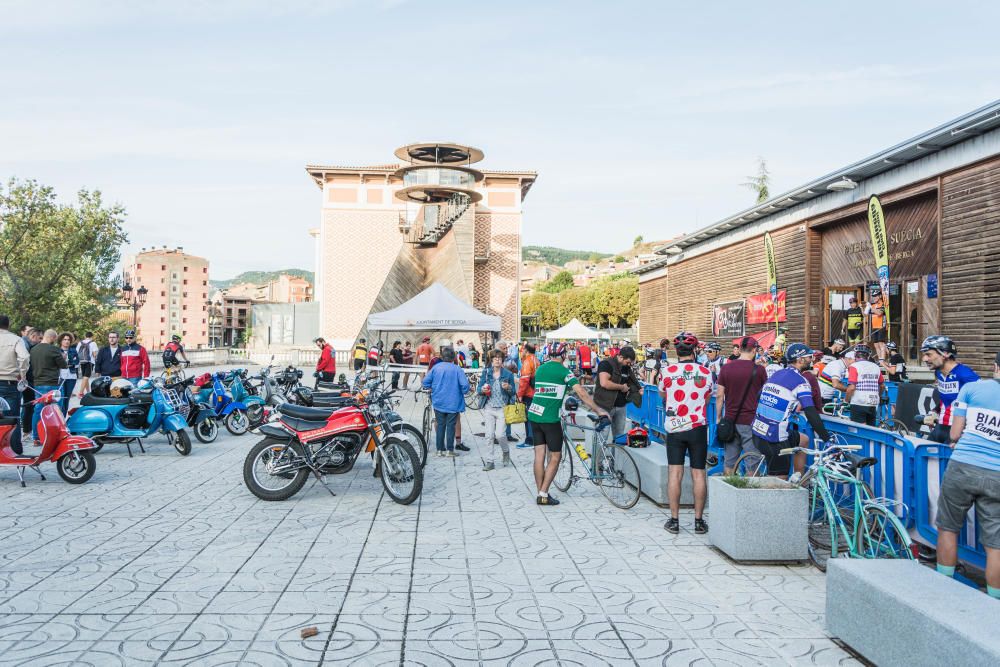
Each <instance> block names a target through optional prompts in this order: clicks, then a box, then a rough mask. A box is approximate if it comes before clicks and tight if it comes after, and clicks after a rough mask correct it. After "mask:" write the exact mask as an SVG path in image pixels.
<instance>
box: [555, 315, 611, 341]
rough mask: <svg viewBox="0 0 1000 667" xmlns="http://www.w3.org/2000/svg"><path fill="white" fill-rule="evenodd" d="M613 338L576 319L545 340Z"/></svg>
mask: <svg viewBox="0 0 1000 667" xmlns="http://www.w3.org/2000/svg"><path fill="white" fill-rule="evenodd" d="M607 338H611V336H609V335H608V334H606V333H604V332H603V331H597V330H596V329H591V328H590V327H588V326H587V325H585V324H584V323H583V322H581V321H580V320H578V319H576V318H575V317H574V318H573V319H572V320H570V321H569V323H568V324H566V325H564V326H561V327H559V328H558V329H556V330H555V331H550V332H548V333H547V334H545V339H546V340H549V339H553V340H597V339H607Z"/></svg>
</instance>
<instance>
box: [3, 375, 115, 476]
mask: <svg viewBox="0 0 1000 667" xmlns="http://www.w3.org/2000/svg"><path fill="white" fill-rule="evenodd" d="M36 393H37V392H36ZM60 398H61V396H60V393H59V392H58V391H50V392H47V393H45V394H42V395H40V396H39V397H38V398H37V399H35V401H34V403H35V410H41V416H40V417H39V419H38V437H39V439H40V440H41V441H42V448H41V451H39V452H38V455H37V456H32V455H30V454H22V455H18V454H15V453H14V452H13V450H11V448H10V436H11V434H12V433H13V431H14V429H15V428H20V426H19V425H18V422H17V417H0V466H13V467H14V469H15V470H16V471H17V478H18V480H20V482H21V486H26V485H25V483H24V469H25V468H32V469H33V470H34V471H35V472H37V473H38V476H39V477H41V478H42V479H43V480H44V479H45V475H43V474H42V471H41V470H39V469H38V466H39V465H40V464H42V463H45V462H47V461H55V462H56V472H57V473H59V476H60V477H62V478H63V481H66V482H69V483H70V484H83V483H84V482H86V481H87V480H89V479H90V478H91V477H93V476H94V472H95V471H96V470H97V459H95V458H94V453H93V452H94V450H96V449H97V446H96V445H95V444H94V441H93V440H91V439H90V438H86V437H83V436H79V435H70V432H69V431H68V430H67V429H66V419H65V418H64V417H63V413H62V410H61V409H60V407H59V399H60Z"/></svg>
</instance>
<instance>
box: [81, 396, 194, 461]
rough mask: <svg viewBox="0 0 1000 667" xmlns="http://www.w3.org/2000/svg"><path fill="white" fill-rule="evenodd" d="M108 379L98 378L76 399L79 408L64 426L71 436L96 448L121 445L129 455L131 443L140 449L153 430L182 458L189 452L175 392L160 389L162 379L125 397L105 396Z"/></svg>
mask: <svg viewBox="0 0 1000 667" xmlns="http://www.w3.org/2000/svg"><path fill="white" fill-rule="evenodd" d="M110 386H111V378H107V377H102V378H98V379H96V380H94V382H93V383H92V384H91V392H90V393H89V394H87V395H85V396H84V397H83V398H82V399H81V400H80V407H78V408H77V409H75V410H73V411H72V412H71V413H70V416H69V421H68V422H67V423H66V427H67V428H68V429H69V432H70V433H72V434H73V435H85V436H87V437H89V438H91V439H92V440H93V441H94V442H95V443H97V447H98V449H100V448H101V447H103V446H104V444H105V443H109V442H122V443H125V447H126V448H128V455H129V456H130V457H131V456H132V447H131V443H133V442H135V443H136V444H138V445H139V449H141V450H142V451H143V452H145V451H146V450H145V448H143V446H142V438H148V437H149V436H151V435H153V434H154V433H156V432H157V431H163V432H164V433H166V435H167V441H168V442H170V444H172V445H173V446H174V448H175V449H176V450H177V451H178V452H180V454H181V455H182V456H187V455H188V454H190V453H191V438H190V437H189V436H188V434H187V430H186V428H187V420H185V419H184V416H183V415H181V414H180V413H179V412H178V411H177V407H178V405H179V399H178V398H177V397H176V393H175V392H173V391H171V390H167V389H164V387H163V384H162V380H159V379H157V380H153V381H150V380H142V381H141V382H140V383H139V386H138V387H136V388H135V389H132V390H131V391H130V392H129V393H128V395H127V396H123V397H120V398H114V397H112V396H110V394H109V387H110Z"/></svg>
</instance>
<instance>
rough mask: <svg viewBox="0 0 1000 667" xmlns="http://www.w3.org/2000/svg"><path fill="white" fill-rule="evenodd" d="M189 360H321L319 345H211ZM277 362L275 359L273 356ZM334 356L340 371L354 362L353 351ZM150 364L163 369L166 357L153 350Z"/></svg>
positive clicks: (279, 362) (190, 354) (278, 363)
mask: <svg viewBox="0 0 1000 667" xmlns="http://www.w3.org/2000/svg"><path fill="white" fill-rule="evenodd" d="M185 353H186V354H187V358H188V361H190V362H191V365H192V366H226V365H232V364H236V365H239V364H245V365H250V364H255V365H260V366H266V365H267V364H268V363H274V365H275V366H288V365H292V366H299V367H302V368H306V367H315V366H316V362H317V361H319V349H318V348H308V349H307V348H304V349H285V350H268V349H252V348H251V349H243V348H227V347H220V348H211V349H206V350H186V351H185ZM272 355H273V356H274V361H273V362H271V357H272ZM334 355H335V356H334V358H335V359H336V360H337V370H338V372H345V373H346V372H347V371H348V370H350V369H348V364H349V363H350V361H351V350H335V351H334ZM149 363H150V366H152V368H155V369H157V370H160V369H162V368H163V358H162V357H161V355H160V354H158V353H155V352H150V353H149Z"/></svg>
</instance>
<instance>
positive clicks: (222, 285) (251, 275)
mask: <svg viewBox="0 0 1000 667" xmlns="http://www.w3.org/2000/svg"><path fill="white" fill-rule="evenodd" d="M283 273H287V274H288V275H290V276H297V277H299V278H305V279H306V280H308V281H309V282H310V283H312V284H315V282H316V281H315V276H314V275H313V272H312V271H306V270H305V269H282V270H281V271H244V272H243V273H241V274H240V275H238V276H236V277H235V278H230V279H229V280H209V281H208V284H209V285H211V286H212V288H213V289H226V288H227V287H232V286H233V285H239V284H240V283H253V284H255V285H263V284H264V283H267V282H270V281H272V280H275V279H277V278H278V276H280V275H281V274H283Z"/></svg>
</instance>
